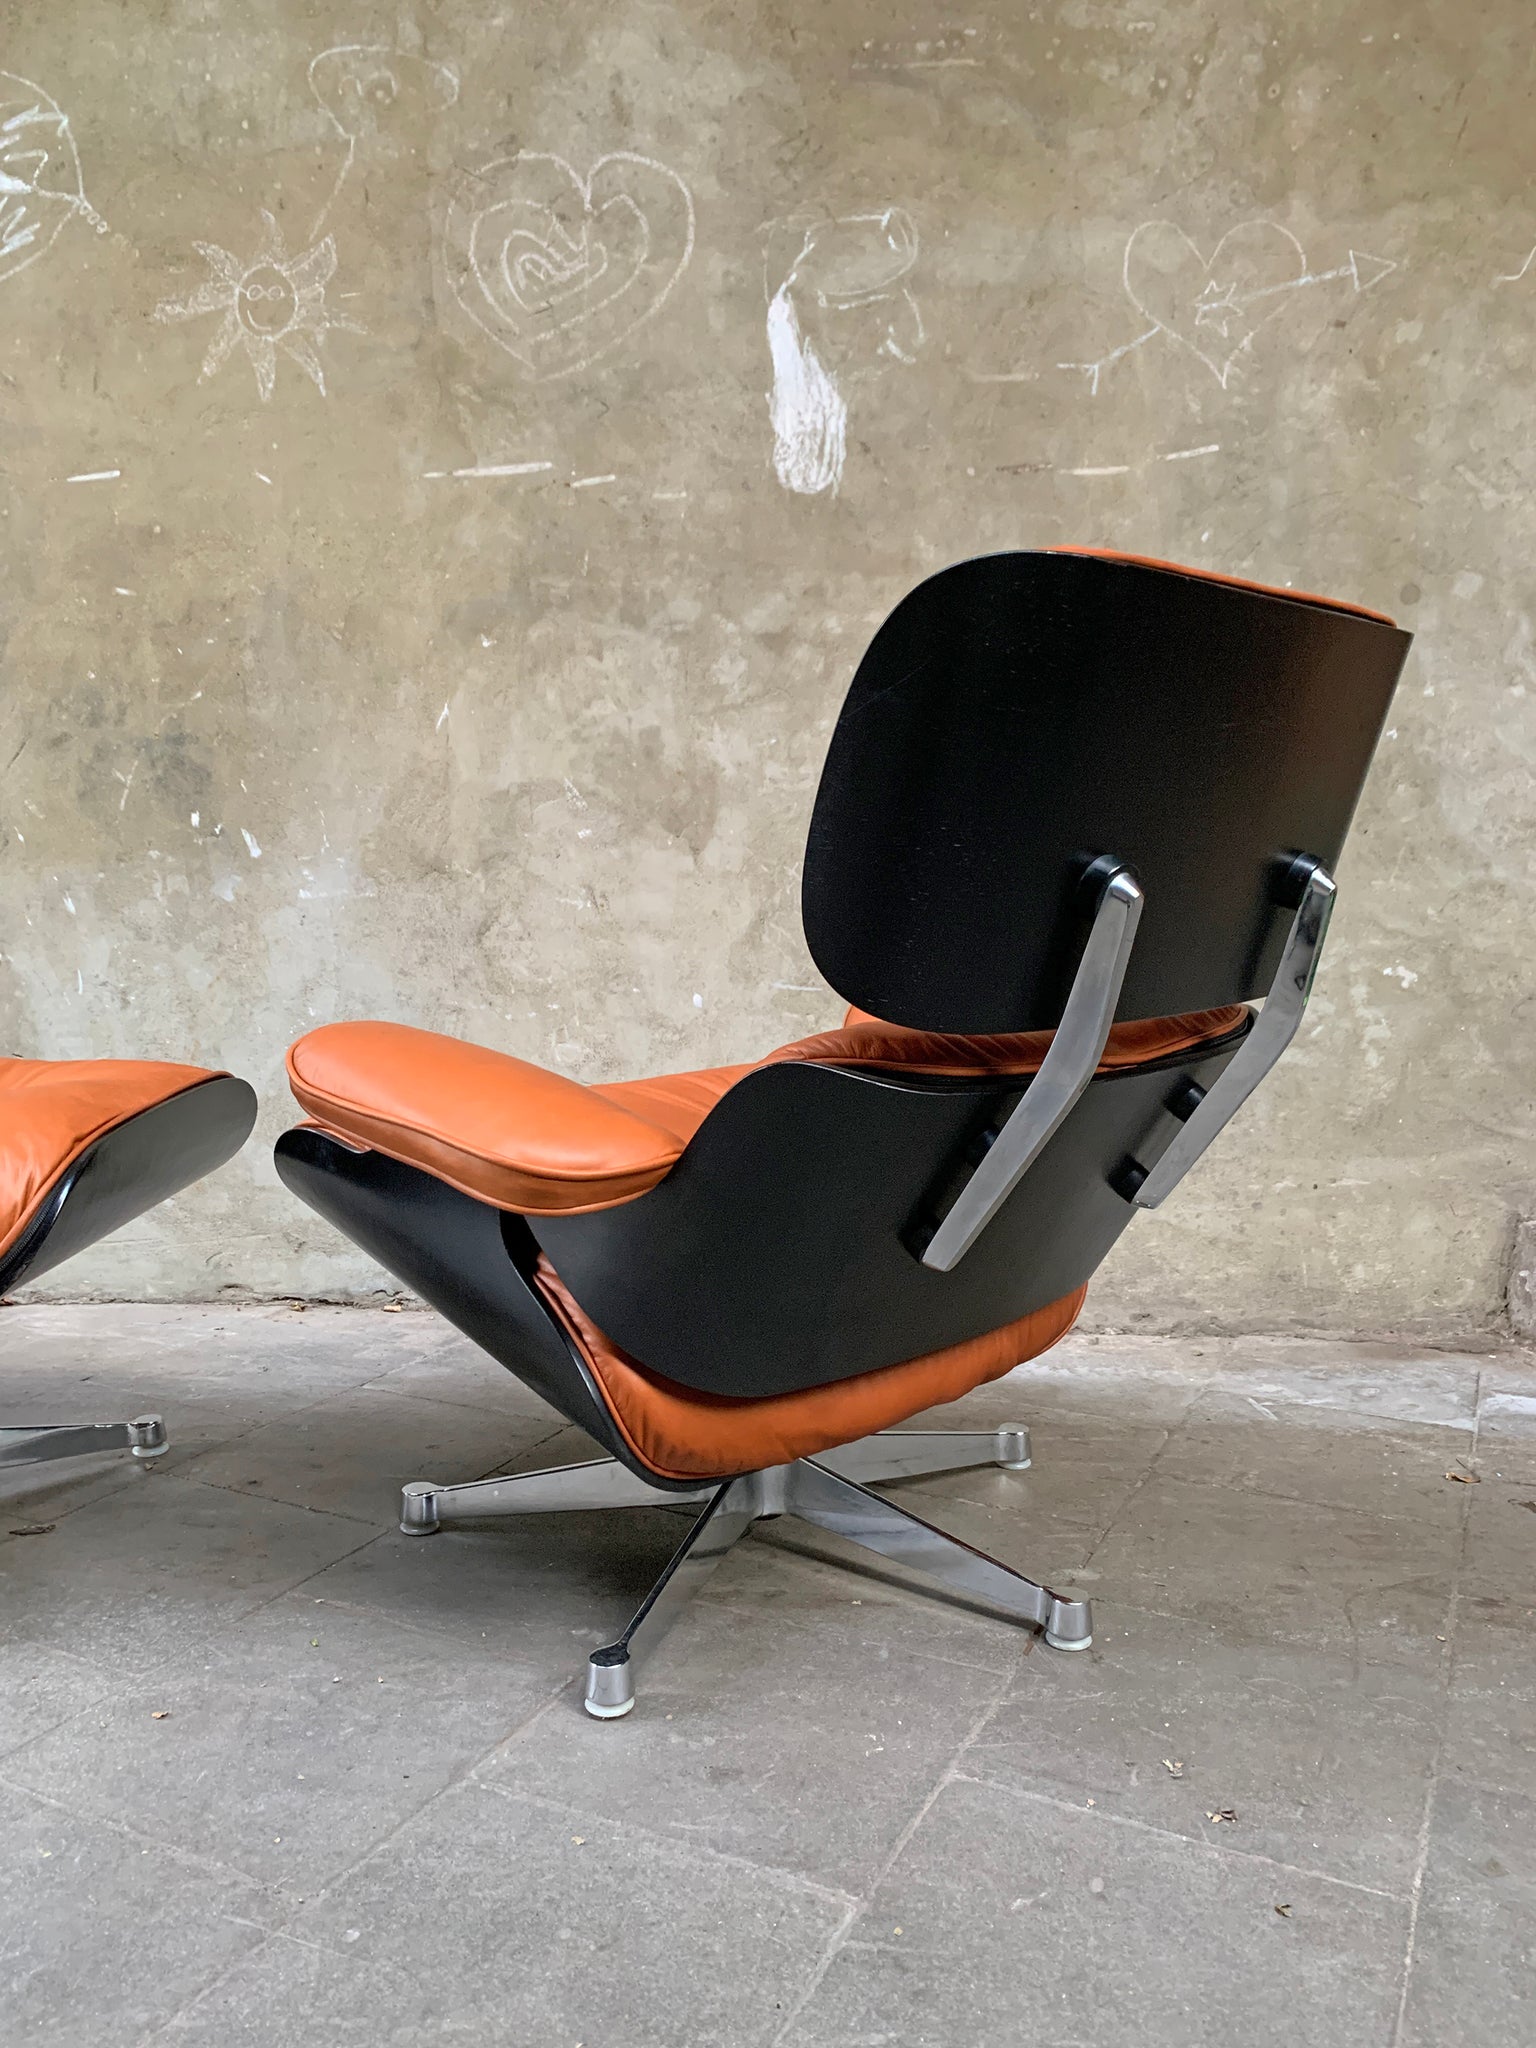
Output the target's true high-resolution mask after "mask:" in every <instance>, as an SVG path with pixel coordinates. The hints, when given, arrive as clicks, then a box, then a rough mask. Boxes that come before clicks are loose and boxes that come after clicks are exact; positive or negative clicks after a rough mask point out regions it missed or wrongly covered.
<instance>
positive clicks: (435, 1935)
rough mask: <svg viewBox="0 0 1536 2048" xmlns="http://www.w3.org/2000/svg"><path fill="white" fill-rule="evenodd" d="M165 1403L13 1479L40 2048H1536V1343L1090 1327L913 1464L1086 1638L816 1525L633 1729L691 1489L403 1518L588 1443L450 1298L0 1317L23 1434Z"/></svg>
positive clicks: (777, 1550)
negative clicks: (967, 1598)
mask: <svg viewBox="0 0 1536 2048" xmlns="http://www.w3.org/2000/svg"><path fill="white" fill-rule="evenodd" d="M146 1408H159V1409H161V1410H162V1411H163V1412H164V1414H165V1416H166V1419H167V1422H168V1424H169V1426H170V1429H171V1432H172V1437H173V1443H174V1448H173V1450H172V1453H171V1455H170V1456H169V1457H168V1458H167V1459H166V1460H164V1461H163V1464H162V1466H161V1468H160V1469H157V1470H154V1471H152V1472H150V1473H149V1474H147V1475H146V1474H145V1473H143V1472H141V1471H139V1470H136V1469H132V1468H130V1467H129V1465H128V1463H127V1461H126V1460H125V1459H123V1458H121V1457H118V1458H112V1459H99V1460H95V1461H92V1462H91V1463H89V1464H82V1465H81V1466H79V1467H78V1468H75V1470H74V1471H73V1473H71V1470H70V1468H69V1467H67V1466H66V1467H55V1468H53V1469H52V1471H51V1472H50V1471H49V1470H47V1469H46V1468H44V1469H42V1470H38V1471H34V1472H33V1473H32V1474H30V1475H25V1476H22V1475H15V1474H13V1475H11V1477H10V1478H9V1479H8V1481H7V1482H6V1489H5V1507H4V1512H3V1513H0V1582H3V1584H0V1624H3V1635H0V1779H3V1781H4V1786H5V1810H6V1812H7V1815H8V1817H9V1823H10V1824H9V1825H8V1826H7V1827H6V1828H5V1830H4V1833H3V1837H0V2039H3V2040H4V2041H5V2042H6V2043H7V2044H8V2048H10V2044H16V2048H21V2044H23V2043H26V2044H41V2043H46V2044H49V2048H98V2044H103V2048H104V2044H118V2043H121V2044H123V2048H134V2044H139V2043H143V2044H148V2043H150V2042H155V2043H168V2044H169V2043H175V2044H177V2048H193V2044H208V2048H241V2044H255V2043H261V2044H267V2043H271V2044H277V2043H282V2044H284V2048H291V2044H294V2043H311V2042H313V2043H325V2044H327V2048H329V2044H338V2048H346V2044H352V2043H357V2044H363V2043H367V2044H368V2048H380V2044H394V2043H400V2044H406V2043H409V2044H411V2048H416V2044H417V2043H419V2042H421V2041H423V2040H433V2041H439V2040H440V2041H445V2042H453V2043H458V2044H482V2043H484V2044H498V2048H499V2044H503V2043H509V2044H516V2048H578V2044H584V2048H598V2044H602V2048H614V2044H622V2048H651V2044H654V2048H737V2044H742V2048H746V2044H753V2048H758V2044H760V2048H770V2044H778V2048H877V2044H879V2048H886V2044H901V2048H909V2044H910V2048H919V2044H923V2048H926V2044H942V2048H952V2044H953V2048H959V2044H964V2048H988V2044H1009V2048H1012V2044H1022V2043H1026V2042H1028V2043H1036V2042H1038V2043H1043V2044H1048V2048H1120V2044H1122V2043H1124V2044H1136V2048H1150V2044H1156V2048H1162V2044H1167V2048H1191V2044H1210V2048H1232V2044H1234V2043H1241V2044H1243V2048H1264V2044H1270V2043H1274V2044H1280V2043H1285V2044H1287V2048H1294V2044H1296V2043H1306V2044H1309V2048H1312V2044H1319V2043H1322V2044H1333V2043H1338V2044H1341V2048H1342V2044H1348V2048H1357V2044H1375V2043H1380V2044H1383V2048H1386V2044H1395V2048H1408V2044H1413V2048H1431V2044H1434V2048H1447V2044H1457V2043H1468V2044H1471V2043H1476V2044H1477V2048H1504V2044H1509V2048H1514V2044H1516V2043H1518V2044H1521V2048H1528V2044H1529V2043H1530V2042H1531V2041H1532V2040H1533V2039H1536V1654H1533V1653H1536V1360H1533V1359H1531V1358H1530V1357H1522V1356H1520V1355H1519V1354H1502V1355H1498V1356H1491V1357H1470V1356H1458V1355H1454V1354H1448V1353H1444V1352H1394V1351H1391V1350H1388V1349H1386V1348H1384V1347H1381V1346H1363V1345H1362V1346H1346V1345H1340V1344H1322V1343H1283V1342H1279V1341H1268V1340H1253V1339H1245V1340H1241V1341H1236V1340H1234V1341H1227V1342H1213V1341H1198V1342H1194V1343H1176V1342H1171V1341H1167V1340H1154V1339H1139V1340H1121V1339H1113V1338H1099V1339H1075V1340H1073V1341H1071V1342H1069V1343H1068V1344H1066V1345H1064V1346H1062V1347H1061V1348H1060V1349H1059V1350H1058V1351H1057V1352H1055V1353H1053V1354H1052V1355H1051V1356H1050V1357H1048V1358H1046V1359H1043V1360H1040V1361H1038V1362H1037V1363H1036V1364H1034V1365H1032V1366H1029V1367H1026V1368H1023V1369H1021V1370H1020V1371H1019V1372H1018V1373H1016V1374H1015V1375H1014V1376H1013V1377H1012V1379H1011V1380H1010V1381H1008V1382H1005V1383H1003V1384H1002V1385H999V1386H997V1387H994V1388H990V1389H986V1390H983V1391H982V1392H981V1393H979V1394H976V1395H974V1396H973V1397H971V1399H969V1400H968V1401H966V1402H963V1403H960V1404H959V1405H958V1406H957V1407H956V1408H954V1409H952V1410H950V1411H948V1414H947V1416H946V1418H945V1419H946V1420H952V1421H954V1422H955V1423H956V1424H960V1423H962V1422H963V1423H965V1424H967V1425H969V1426H972V1427H976V1426H986V1425H989V1424H991V1423H994V1422H999V1421H1005V1420H1015V1419H1017V1420H1023V1421H1027V1422H1028V1423H1030V1425H1031V1427H1032V1429H1033V1432H1034V1447H1035V1468H1034V1470H1033V1471H1031V1472H1028V1473H1023V1474H1011V1473H1003V1472H999V1471H996V1470H986V1471H980V1472H970V1473H963V1474H959V1475H952V1476H949V1477H946V1478H942V1479H936V1480H935V1479H929V1480H923V1481H919V1482H908V1483H907V1484H906V1485H904V1486H903V1487H901V1488H900V1489H897V1492H898V1494H899V1495H900V1497H902V1498H906V1499H908V1500H910V1501H911V1502H912V1504H913V1505H914V1506H915V1507H917V1508H918V1510H919V1512H922V1513H924V1514H928V1515H930V1516H931V1517H932V1518H933V1519H934V1520H937V1521H942V1522H943V1523H944V1524H945V1526H946V1527H948V1528H950V1529H952V1530H954V1531H955V1532H956V1533H958V1534H960V1535H962V1536H965V1537H967V1538H969V1539H970V1540H971V1541H973V1542H975V1543H977V1544H980V1545H982V1546H984V1547H985V1548H987V1549H990V1550H992V1551H994V1552H995V1553H996V1554H998V1555H999V1556H1001V1557H1003V1558H1004V1559H1005V1560H1007V1561H1008V1562H1011V1563H1014V1564H1017V1565H1019V1566H1021V1567H1024V1568H1026V1569H1028V1570H1030V1571H1032V1572H1034V1573H1036V1574H1038V1575H1040V1576H1043V1577H1045V1578H1047V1579H1050V1580H1053V1581H1054V1582H1055V1583H1056V1584H1057V1585H1058V1586H1059V1587H1062V1588H1064V1589H1065V1588H1072V1587H1081V1588H1082V1589H1083V1590H1085V1591H1087V1592H1089V1593H1091V1594H1092V1596H1093V1597H1094V1599H1095V1602H1096V1606H1097V1623H1098V1639H1097V1644H1096V1647H1095V1648H1094V1650H1093V1651H1092V1652H1091V1653H1090V1654H1088V1655H1086V1656H1076V1657H1070V1656H1061V1655H1056V1654H1052V1653H1051V1652H1049V1651H1048V1650H1046V1649H1045V1648H1044V1647H1043V1646H1042V1645H1040V1644H1038V1643H1037V1642H1036V1641H1035V1639H1034V1638H1033V1637H1031V1636H1030V1635H1028V1634H1025V1633H1022V1632H1020V1631H1018V1630H1016V1629H1014V1628H1011V1627H1009V1626H1006V1625H1003V1624H1002V1623H1000V1622H998V1621H997V1620H995V1619H993V1618H991V1617H989V1616H987V1615H984V1614H980V1613H974V1612H969V1611H966V1610H964V1609H961V1608H958V1607H955V1606H950V1605H944V1604H940V1603H938V1602H934V1601H927V1600H920V1599H918V1598H917V1597H915V1596H914V1595H913V1594H911V1593H910V1592H908V1591H907V1590H905V1589H904V1588H903V1587H902V1586H901V1585H900V1584H899V1583H896V1582H895V1581H893V1580H891V1579H883V1580H882V1579H878V1578H875V1577H872V1576H869V1575H867V1574H866V1575H861V1576H854V1575H851V1574H849V1573H848V1572H846V1571H843V1570H840V1569H836V1568H834V1567H833V1566H832V1565H831V1564H829V1563H828V1562H826V1561H825V1560H826V1559H827V1558H829V1557H831V1556H834V1555H836V1554H837V1551H836V1545H835V1543H834V1541H833V1539H831V1538H822V1537H815V1536H813V1535H812V1533H811V1532H810V1531H808V1530H806V1529H805V1528H804V1527H803V1525H799V1524H792V1523H789V1522H781V1523H778V1524H775V1525H773V1527H772V1529H771V1530H770V1531H766V1532H765V1533H764V1534H763V1535H762V1536H760V1537H758V1538H755V1539H754V1540H752V1541H750V1542H748V1543H746V1544H744V1545H742V1546H741V1547H740V1548H739V1549H738V1550H737V1551H735V1552H734V1553H733V1554H732V1556H731V1557H729V1558H728V1559H727V1560H726V1562H725V1563H724V1564H723V1565H722V1567H721V1569H720V1571H719V1572H718V1574H717V1575H716V1577H715V1579H714V1580H713V1582H712V1583H711V1585H710V1587H709V1589H708V1592H707V1594H706V1596H705V1597H704V1598H702V1599H701V1600H700V1601H699V1602H698V1604H697V1606H696V1607H695V1609H694V1610H693V1611H692V1613H691V1614H690V1615H689V1616H688V1617H687V1618H686V1619H685V1620H684V1621H683V1622H682V1623H680V1625H679V1626H678V1627H677V1629H676V1630H675V1632H674V1634H673V1636H672V1637H671V1638H670V1640H669V1642H668V1644H667V1646H666V1648H665V1649H664V1650H663V1651H662V1652H661V1653H660V1654H659V1655H658V1657H657V1659H656V1662H655V1663H654V1664H653V1665H652V1666H651V1667H650V1670H649V1672H648V1673H647V1676H646V1682H645V1684H644V1688H643V1690H642V1694H641V1699H640V1704H639V1706H638V1708H637V1710H636V1712H635V1713H634V1714H633V1715H632V1716H631V1717H630V1719H629V1720H627V1721H622V1722H617V1723H611V1724H607V1725H599V1724H597V1723H595V1722H593V1721H590V1720H589V1719H587V1718H586V1716H585V1715H584V1714H583V1713H582V1712H581V1708H580V1704H579V1701H580V1685H579V1678H580V1674H581V1671H582V1666H583V1662H584V1659H585V1655H586V1652H587V1650H588V1649H589V1648H590V1647H591V1646H593V1645H594V1644H596V1643H598V1642H601V1641H604V1640H606V1639H608V1638H609V1637H610V1636H611V1635H612V1634H613V1633H614V1631H615V1625H616V1624H617V1623H619V1622H621V1620H622V1619H623V1618H625V1617H626V1616H627V1614H628V1612H629V1610H630V1609H631V1607H632V1606H633V1604H634V1602H635V1601H636V1600H637V1598H638V1597H639V1595H640V1594H641V1593H642V1591H643V1590H644V1588H645V1587H646V1586H647V1585H648V1583H649V1582H650V1580H651V1578H652V1577H653V1576H654V1574H655V1573H656V1571H657V1570H658V1569H659V1567H660V1566H661V1564H662V1562H663V1560H664V1557H665V1556H666V1554H667V1552H668V1550H669V1548H670V1546H671V1545H672V1543H673V1542H674V1540H675V1538H676V1536H677V1534H678V1532H679V1524H678V1520H677V1517H676V1516H675V1515H667V1514H661V1513H653V1512H650V1511H644V1512H638V1513H635V1512H632V1513H615V1514H610V1515H606V1516H599V1515H583V1516H571V1517H558V1518H531V1519H529V1520H527V1521H524V1522H522V1523H517V1524H505V1523H504V1524H501V1525H499V1526H488V1527H486V1528H484V1529H482V1530H468V1531H466V1530H460V1531H455V1532H450V1533H444V1534H442V1535H440V1536H437V1537H434V1538H432V1539H430V1540H427V1541H414V1542H413V1541H409V1540H407V1539H405V1538H403V1537H401V1536H399V1535H398V1534H397V1533H396V1531H395V1502H396V1495H397V1490H398V1487H399V1484H400V1482H401V1481H402V1480H405V1479H409V1478H421V1477H430V1478H435V1479H441V1480H452V1479H460V1478H469V1477H474V1476H478V1475H481V1474H484V1473H487V1472H490V1471H493V1470H501V1469H518V1468H520V1467H525V1466H530V1465H539V1464H544V1463H554V1462H560V1461H562V1460H565V1459H569V1458H573V1457H579V1456H581V1455H583V1440H582V1439H581V1438H580V1437H579V1436H578V1435H577V1433H576V1432H574V1431H571V1430H568V1429H563V1428H560V1427H559V1426H557V1423H556V1420H555V1418H554V1417H552V1416H551V1415H550V1414H549V1412H548V1411H547V1410H545V1409H544V1408H542V1407H541V1406H540V1404H539V1403H538V1402H536V1401H535V1400H534V1399H533V1398H532V1397H531V1396H530V1395H528V1394H526V1393H525V1392H524V1391H523V1390H522V1389H521V1387H520V1386H519V1385H518V1384H517V1383H516V1382H515V1381H514V1380H512V1379H511V1378H509V1377H508V1376H507V1375H506V1374H504V1373H503V1372H502V1371H501V1370H500V1368H499V1367H497V1366H494V1365H492V1364H491V1363H490V1362H489V1361H488V1360H486V1359H483V1358H482V1357H480V1356H479V1354H477V1353H476V1352H475V1351H474V1350H473V1349H472V1347H471V1346H470V1345H469V1344H467V1343H466V1342H464V1341H463V1340H461V1339H459V1338H458V1337H456V1336H455V1335H454V1334H453V1333H452V1332H450V1331H449V1330H447V1329H446V1328H445V1327H444V1326H443V1325H442V1324H441V1323H439V1322H438V1321H437V1320H436V1319H435V1318H433V1317H430V1316H428V1315H425V1314H421V1313H415V1312H405V1313H400V1314H388V1313H384V1312H380V1311H377V1310H375V1311H367V1310H344V1309H310V1310H307V1311H304V1312H296V1311H294V1310H291V1309H283V1308H265V1309H247V1310H233V1311H232V1310H217V1309H188V1308H171V1309H134V1308H126V1309H125V1308H34V1307H21V1308H10V1309H7V1310H5V1311H4V1313H3V1315H0V1411H3V1412H5V1413H6V1419H8V1420H20V1419H23V1418H24V1419H27V1420H39V1421H49V1420H56V1419H66V1418H70V1417H74V1418H76V1419H81V1418H87V1417H96V1416H126V1415H131V1414H135V1413H138V1412H140V1411H142V1410H144V1409H146ZM1452 1473H1464V1474H1466V1475H1468V1477H1473V1476H1475V1477H1476V1478H1477V1479H1478V1481H1479V1482H1480V1483H1477V1484H1463V1483H1459V1482H1458V1481H1457V1480H1456V1479H1454V1478H1451V1477H1449V1476H1448V1475H1449V1474H1452ZM61 1474H63V1475H67V1476H62V1477H61Z"/></svg>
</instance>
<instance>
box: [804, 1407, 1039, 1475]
mask: <svg viewBox="0 0 1536 2048" xmlns="http://www.w3.org/2000/svg"><path fill="white" fill-rule="evenodd" d="M816 1462H817V1464H818V1465H822V1466H825V1468H826V1470H827V1471H829V1472H836V1473H837V1474H838V1476H839V1477H840V1478H842V1479H852V1480H854V1481H855V1482H856V1483H857V1484H858V1485H860V1486H870V1485H878V1484H879V1482H880V1481H881V1480H883V1479H910V1478H914V1477H915V1476H916V1475H917V1474H918V1473H920V1472H963V1471H966V1470H968V1469H969V1468H971V1467H973V1466H976V1465H1001V1466H1002V1468H1003V1470H1004V1471H1005V1472H1027V1471H1028V1470H1029V1467H1030V1455H1029V1431H1028V1430H1027V1429H1026V1428H1025V1427H1024V1425H1023V1424H1022V1423H1021V1422H1011V1423H1005V1424H1004V1425H1003V1427H1002V1428H1000V1429H981V1430H968V1429H882V1430H879V1431H877V1433H876V1434H875V1435H874V1436H865V1437H860V1438H859V1440H858V1442H857V1443H851V1444H839V1446H838V1448H837V1449H836V1450H835V1451H818V1452H817V1453H816Z"/></svg>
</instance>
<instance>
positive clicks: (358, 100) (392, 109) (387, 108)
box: [309, 43, 459, 241]
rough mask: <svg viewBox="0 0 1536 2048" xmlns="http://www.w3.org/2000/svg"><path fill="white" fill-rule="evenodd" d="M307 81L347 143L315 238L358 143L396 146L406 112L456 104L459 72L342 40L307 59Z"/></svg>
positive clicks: (318, 219)
mask: <svg viewBox="0 0 1536 2048" xmlns="http://www.w3.org/2000/svg"><path fill="white" fill-rule="evenodd" d="M309 86H310V91H311V92H312V93H313V94H314V96H315V98H316V99H317V100H318V101H319V103H320V105H321V107H322V108H323V109H324V111H325V114H326V116H327V118H328V119H329V120H330V122H331V125H332V126H333V127H334V128H335V130H336V132H337V134H338V135H340V136H341V138H342V140H343V141H344V142H345V143H346V145H347V147H346V153H345V155H344V157H343V158H342V162H341V166H340V169H339V170H338V171H337V173H336V182H335V184H334V185H333V186H332V188H331V191H330V195H329V197H328V198H327V199H326V202H325V204H324V205H323V206H322V207H321V209H320V211H319V213H318V214H317V215H316V217H315V223H314V226H313V227H312V228H311V229H310V231H309V232H310V239H311V240H312V241H314V240H318V238H319V235H320V230H321V229H322V228H323V227H324V225H325V222H326V219H327V217H328V216H329V214H330V211H331V208H332V207H333V206H334V205H335V204H336V201H337V200H338V199H339V198H340V197H341V192H342V187H343V186H344V185H345V184H346V182H347V179H348V177H349V176H350V175H351V171H352V166H353V164H354V162H355V161H356V159H357V150H358V144H359V143H371V144H375V145H382V146H384V147H386V148H388V147H390V146H391V145H394V146H395V147H398V144H397V143H396V141H395V135H394V130H395V129H396V127H397V126H398V125H399V124H400V123H401V121H402V118H403V117H404V116H406V115H408V114H414V113H416V112H418V111H419V110H421V109H423V108H424V109H426V110H427V111H428V112H430V113H441V112H442V111H443V110H444V109H445V108H447V107H451V106H453V105H454V103H455V102H456V101H457V99H458V97H459V74H458V72H457V71H455V70H454V68H453V66H452V65H451V64H434V63H432V62H430V61H429V60H428V59H427V58H425V57H416V56H412V55H410V54H408V53H407V52H405V51H403V50H396V49H394V48H393V47H392V46H391V45H389V44H387V43H340V44H338V45H337V46H336V48H335V49H332V50H322V51H321V52H320V54H319V56H318V57H313V58H311V60H310V65H309Z"/></svg>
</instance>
